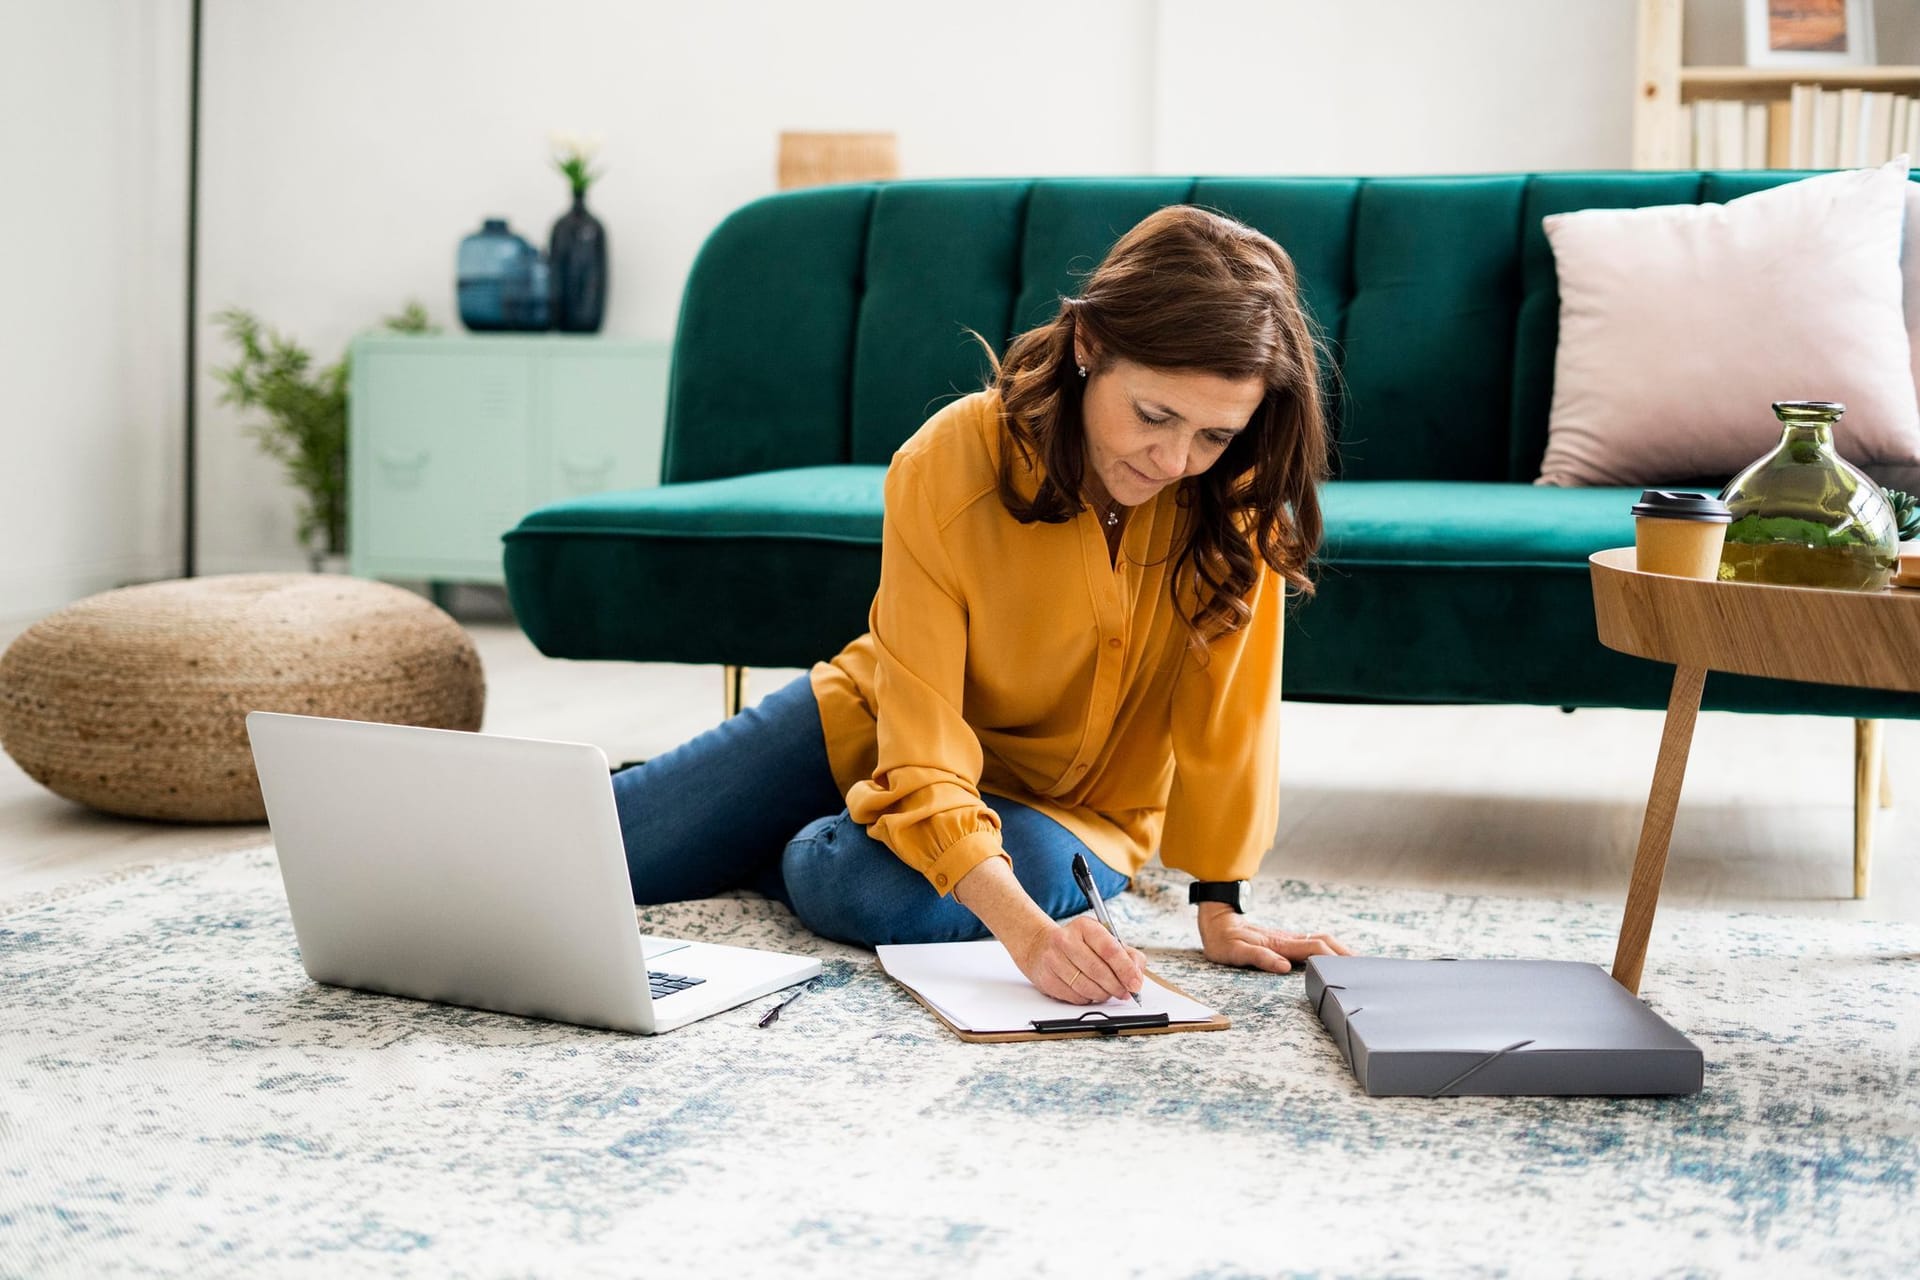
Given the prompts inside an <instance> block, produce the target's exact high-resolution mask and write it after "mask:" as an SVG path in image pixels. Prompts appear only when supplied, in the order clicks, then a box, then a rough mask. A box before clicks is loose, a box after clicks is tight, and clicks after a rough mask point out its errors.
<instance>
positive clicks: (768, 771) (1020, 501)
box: [614, 206, 1347, 1003]
mask: <svg viewBox="0 0 1920 1280" xmlns="http://www.w3.org/2000/svg"><path fill="white" fill-rule="evenodd" d="M1326 456H1327V441H1326V428H1325V425H1324V420H1323V417H1322V413H1321V404H1320V394H1319V384H1318V381H1317V362H1316V350H1315V345H1314V341H1313V336H1312V332H1311V329H1310V327H1309V324H1308V321H1307V318H1306V315H1305V312H1304V311H1303V309H1302V307H1301V304H1300V299H1299V293H1298V285H1297V281H1296V277H1295V273H1294V269H1293V264H1292V262H1291V261H1290V260H1289V259H1288V257H1287V255H1286V254H1285V253H1284V252H1283V251H1282V250H1281V249H1280V247H1279V246H1278V245H1276V244H1274V243H1273V241H1271V240H1270V239H1268V238H1267V237H1266V236H1264V235H1261V234H1260V233H1259V232H1257V231H1254V230H1252V229H1251V228H1248V227H1246V226H1243V225H1242V224H1240V223H1238V222H1235V221H1233V220H1232V219H1230V218H1226V217H1223V216H1221V215H1218V214H1214V213H1210V212H1206V211H1204V210H1200V209H1196V208H1191V207H1185V206H1176V207H1171V208H1166V209H1162V210H1160V211H1159V212H1157V213H1155V214H1153V215H1152V216H1151V217H1148V218H1147V219H1146V220H1145V221H1143V222H1141V223H1140V224H1139V225H1138V226H1136V227H1135V228H1133V230H1131V231H1129V232H1128V233H1127V234H1126V235H1125V236H1123V237H1122V238H1121V239H1120V241H1119V243H1117V244H1116V245H1114V247H1113V249H1112V250H1111V251H1110V252H1109V253H1108V255H1107V257H1106V260H1105V261H1104V262H1102V263H1101V265H1100V266H1099V268H1098V269H1097V270H1095V271H1094V273H1093V274H1092V276H1091V277H1089V279H1088V280H1087V283H1086V288H1085V291H1084V293H1083V294H1082V296H1080V297H1078V298H1069V299H1066V300H1064V301H1063V302H1062V303H1061V306H1060V311H1059V314H1058V315H1057V316H1056V317H1055V318H1054V320H1053V321H1052V322H1051V323H1049V324H1046V325H1042V326H1040V327H1039V328H1036V329H1033V330H1031V331H1029V332H1027V333H1025V334H1023V335H1021V336H1020V337H1019V338H1017V339H1015V341H1014V342H1013V344H1012V346H1011V347H1010V349H1009V350H1008V352H1007V355H1006V358H1005V360H1004V361H1001V362H997V363H996V365H995V371H994V378H993V381H992V384H991V385H990V386H989V387H988V388H987V389H985V390H983V391H980V392H978V393H976V394H974V395H971V396H968V397H966V398H965V399H962V400H959V401H957V402H955V403H953V404H950V405H948V406H947V407H946V408H945V409H943V410H941V411H940V412H939V413H937V414H935V415H934V417H933V418H932V419H930V420H929V421H928V422H927V423H926V425H924V426H923V427H921V429H920V430H919V431H918V432H917V433H915V435H914V436H913V438H912V439H910V440H908V441H907V443H906V444H905V445H903V446H902V447H901V448H900V450H899V452H898V453H896V454H895V455H894V459H893V463H892V465H891V466H890V467H889V468H888V471H887V478H886V506H885V511H886V518H885V525H884V534H883V537H882V545H881V560H880V588H879V591H878V592H877V593H876V594H875V596H874V601H873V608H872V613H871V615H870V619H869V622H870V628H871V629H870V630H869V632H868V633H867V634H866V635H863V636H861V637H860V638H859V639H858V640H855V641H854V642H853V643H852V644H850V645H848V646H847V647H846V648H845V649H844V650H843V651H842V652H841V653H840V654H839V655H838V656H837V657H835V658H834V659H833V661H832V662H830V663H821V664H819V665H817V666H815V667H814V668H813V670H812V672H811V673H810V674H809V675H808V676H806V677H803V678H801V679H799V680H796V681H794V682H793V683H792V684H790V685H788V686H787V687H786V688H784V689H781V690H779V691H777V692H775V693H773V694H771V695H769V696H768V697H767V698H766V699H764V700H763V701H762V702H761V703H760V704H759V705H757V706H755V707H753V708H750V709H749V710H747V711H745V712H743V713H741V714H740V715H738V716H735V717H733V718H732V719H730V720H728V721H727V722H725V723H724V724H722V725H721V726H720V727H719V728H717V729H714V730H712V731H710V732H708V733H706V734H703V735H702V736H700V737H699V738H696V739H694V740H693V741H692V742H690V743H688V744H686V745H685V746H683V747H680V748H678V749H677V750H675V751H673V752H670V753H669V754H667V755H665V756H661V757H659V758H657V759H654V760H652V761H650V762H648V763H647V764H645V765H643V766H641V767H639V768H636V769H629V770H625V771H623V772H621V773H619V774H616V775H615V777H614V791H615V794H616V796H617V798H618V800H619V808H620V814H621V825H622V829H623V832H624V835H625V838H626V846H627V858H628V865H629V868H630V871H631V875H632V881H633V892H634V900H635V901H636V902H643V903H649V902H663V901H678V900H683V899H688V898H696V897H705V896H708V895H710V894H713V893H715V892H718V891H721V890H724V889H730V888H738V887H742V886H748V887H752V888H756V889H758V890H760V891H761V892H763V893H766V894H768V895H770V896H773V897H777V898H779V899H781V900H782V901H784V902H786V903H788V904H789V905H790V906H791V907H792V908H793V910H794V912H795V913H796V914H797V915H798V916H799V918H800V920H801V921H802V922H803V923H805V924H806V925H807V926H808V927H809V928H811V929H813V930H815V931H816V932H818V933H822V934H825V935H826V936H828V937H831V938H837V939H840V940H842V941H845V942H852V943H856V944H860V945H863V946H873V945H877V944H880V943H888V942H932V941H953V940H961V939H969V938H978V937H983V936H985V934H986V933H988V932H991V933H992V934H993V936H994V937H996V938H998V939H1000V941H1001V942H1003V943H1004V944H1005V945H1006V947H1007V950H1008V952H1009V953H1010V954H1011V955H1012V957H1013V959H1014V961H1015V963H1016V964H1018V965H1019V967H1020V969H1021V972H1023V973H1024V974H1026V976H1027V978H1028V979H1029V980H1030V981H1031V982H1032V983H1033V984H1034V985H1035V986H1036V987H1038V988H1040V989H1041V990H1042V991H1044V992H1046V993H1047V994H1048V995H1050V996H1053V997H1055V998H1056V999H1060V1000H1067V1001H1073V1002H1076V1003H1098V1002H1101V1001H1104V1000H1106V999H1109V998H1111V997H1115V996H1123V995H1125V994H1126V993H1128V992H1132V991H1136V990H1138V989H1139V987H1140V984H1141V982H1142V981H1143V976H1142V962H1141V957H1140V954H1139V952H1137V951H1135V950H1133V949H1131V948H1125V947H1122V946H1121V945H1119V944H1118V943H1117V942H1115V941H1114V939H1113V938H1112V936H1111V935H1110V934H1108V933H1107V932H1106V931H1105V930H1103V929H1101V928H1100V927H1099V925H1098V924H1097V923H1095V921H1094V920H1093V919H1092V917H1091V916H1090V915H1086V914H1082V913H1083V912H1084V911H1085V908H1086V901H1085V899H1084V898H1083V897H1082V895H1081V893H1080V891H1079V890H1078V889H1077V888H1076V887H1075V885H1074V881H1073V878H1072V876H1071V874H1070V871H1069V866H1070V863H1071V861H1072V857H1073V855H1074V854H1075V853H1076V852H1081V853H1085V854H1087V855H1088V861H1089V863H1090V865H1091V866H1092V868H1093V871H1094V880H1095V884H1096V885H1097V886H1098V888H1099V890H1100V892H1101V893H1102V894H1103V895H1106V896H1111V895H1113V894H1115V893H1119V892H1122V891H1124V890H1125V889H1126V887H1127V884H1128V877H1129V876H1131V875H1132V874H1133V873H1134V872H1135V871H1137V870H1138V869H1139V868H1140V866H1141V865H1142V864H1143V863H1145V862H1146V861H1147V860H1148V858H1150V857H1151V856H1152V855H1153V853H1154V852H1155V850H1156V849H1157V850H1158V851H1159V852H1160V855H1161V858H1162V860H1163V861H1164V862H1165V863H1166V865H1167V866H1169V867H1174V868H1176V869H1179V870H1184V871H1188V872H1191V873H1192V874H1193V875H1194V876H1195V877H1196V885H1195V889H1194V895H1193V896H1194V898H1195V900H1196V901H1198V902H1199V903H1200V907H1199V916H1198V923H1199V930H1200V939H1201V944H1202V948H1203V950H1204V952H1205V954H1206V955H1207V957H1208V958H1209V959H1211V960H1214V961H1216V962H1218V963H1221V964H1231V965H1246V966H1255V967H1259V968H1263V969H1268V970H1272V971H1274V972H1278V973H1285V972H1287V971H1288V970H1289V969H1290V968H1291V967H1292V965H1293V964H1296V963H1300V962H1304V960H1305V959H1306V957H1307V956H1310V955H1315V954H1347V949H1346V948H1345V947H1344V946H1342V945H1341V944H1340V943H1339V942H1337V941H1335V940H1334V939H1333V938H1331V937H1329V936H1327V935H1326V934H1322V933H1315V934H1294V933H1283V932H1280V931H1278V930H1273V929H1266V928H1261V927H1258V926H1256V925H1254V924H1252V923H1251V922H1250V921H1249V920H1248V919H1247V917H1246V916H1245V915H1243V914H1242V911H1243V909H1244V907H1245V905H1246V904H1245V903H1244V901H1242V900H1241V899H1240V894H1241V886H1240V884H1239V883H1237V882H1241V881H1245V880H1246V879H1248V878H1249V877H1251V876H1252V875H1253V873H1254V871H1255V870H1256V869H1257V868H1258V867H1259V864H1260V859H1261V855H1262V854H1263V853H1264V852H1265V851H1266V848H1267V846H1268V844H1269V842H1270V841H1271V840H1272V837H1273V831H1274V827H1275V825H1276V821H1277V813H1276V806H1277V794H1276V793H1277V770H1276V763H1277V752H1278V737H1277V735H1278V714H1279V709H1280V648H1281V634H1282V622H1283V618H1284V607H1285V603H1286V593H1287V589H1288V588H1289V587H1292V588H1293V589H1295V590H1297V591H1299V592H1301V593H1309V592H1311V591H1312V589H1313V584H1312V582H1311V581H1310V580H1309V579H1308V577H1307V573H1306V569H1307V564H1308V561H1309V558H1310V557H1311V555H1312V553H1313V550H1314V548H1315V547H1316V546H1317V545H1318V542H1319V538H1320V531H1321V525H1320V508H1319V502H1318V499H1317V497H1316V493H1315V486H1316V485H1317V484H1318V483H1319V482H1320V481H1321V480H1322V479H1323V478H1324V475H1325V469H1326Z"/></svg>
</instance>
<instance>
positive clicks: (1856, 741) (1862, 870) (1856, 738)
mask: <svg viewBox="0 0 1920 1280" xmlns="http://www.w3.org/2000/svg"><path fill="white" fill-rule="evenodd" d="M1882 744H1883V739H1882V735H1881V729H1880V722H1879V721H1878V720H1855V721H1854V722H1853V896H1854V897H1856V898H1864V897H1866V896H1867V871H1868V867H1869V866H1870V864H1871V863H1872V860H1873V809H1874V803H1875V802H1876V801H1877V800H1879V798H1880V792H1881V790H1882V789H1883V787H1884V786H1885V783H1886V758H1885V755H1884V749H1883V745H1882Z"/></svg>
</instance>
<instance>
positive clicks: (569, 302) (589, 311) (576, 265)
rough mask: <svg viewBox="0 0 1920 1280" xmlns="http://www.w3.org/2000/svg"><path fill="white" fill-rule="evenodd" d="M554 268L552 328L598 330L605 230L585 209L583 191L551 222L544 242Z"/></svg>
mask: <svg viewBox="0 0 1920 1280" xmlns="http://www.w3.org/2000/svg"><path fill="white" fill-rule="evenodd" d="M547 258H548V260H549V262H550V264H551V266H552V270H553V327H554V328H556V329H558V330H560V331H561V332H562V333H598V332H600V323H601V321H602V320H603V319H605V318H606V311H607V229H606V228H605V227H603V226H601V225H600V219H598V218H596V217H594V216H593V215H592V214H591V213H588V212H587V197H586V193H585V192H583V191H576V192H575V193H574V196H573V208H571V209H569V210H567V211H566V212H565V213H564V214H562V215H561V216H560V220H559V221H557V222H555V223H554V224H553V235H552V237H551V238H550V239H549V240H548V242H547Z"/></svg>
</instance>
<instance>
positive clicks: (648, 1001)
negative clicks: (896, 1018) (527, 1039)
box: [247, 711, 820, 1033]
mask: <svg viewBox="0 0 1920 1280" xmlns="http://www.w3.org/2000/svg"><path fill="white" fill-rule="evenodd" d="M247 733H248V735H249V736H250V737H251V738H252V740H253V759H254V764H255V766H256V767H257V768H258V769H259V773H260V789H261V791H262V792H263V793H264V795H265V797H266V802H267V822H268V823H269V825H270V826H271V827H272V828H273V839H274V844H275V846H276V847H277V848H278V850H279V854H280V875H281V878H282V879H283V880H284V881H285V883H286V888H287V905H288V906H289V907H290V908H291V909H292V913H293V931H294V935H295V937H296V938H297V939H298V940H299V944H300V959H301V962H302V963H303V964H304V965H305V966H306V970H307V973H308V975H309V976H310V977H312V978H313V979H314V980H315V981H316V982H325V983H330V984H333V985H335V986H342V987H355V988H358V989H359V990H362V991H376V992H381V993H383V994H386V995H396V996H411V997H412V998H414V999H416V1000H438V1001H442V1002H444V1003H447V1004H458V1005H467V1006H470V1007H472V1008H476V1009H492V1010H496V1011H498V1012H501V1013H514V1014H522V1015H525V1016H527V1017H534V1018H551V1019H553V1020H555V1021H559V1022H572V1023H577V1024H579V1025H581V1026H589V1027H609V1028H612V1029H614V1030H617V1031H637V1032H643V1033H654V1032H660V1031H671V1030H673V1029H674V1028H675V1027H681V1026H685V1025H686V1024H687V1023H689V1022H692V1021H694V1020H695V1019H698V1018H704V1017H706V1016H707V1015H709V1014H714V1013H719V1012H721V1011H722V1010H725V1009H731V1008H733V1007H734V1006H736V1005H740V1004H744V1003H746V1002H747V1001H749V1000H752V999H754V998H756V997H758V996H764V995H766V994H768V993H769V992H773V991H778V990H779V989H781V988H782V987H788V986H792V985H794V984H795V983H800V982H805V981H807V980H808V979H810V978H813V977H815V976H817V975H818V974H819V972H820V962H819V961H818V960H814V959H810V958H808V957H806V956H792V955H782V954H780V953H778V952H771V951H756V950H749V949H747V948H744V947H725V946H718V945H715V944H712V943H706V942H682V941H676V940H673V939H668V938H654V937H643V936H642V935H641V932H640V926H639V923H638V921H637V920H636V918H635V916H634V909H633V892H632V888H631V885H630V884H629V881H628V879H627V860H626V852H625V847H624V845H623V844H622V843H621V839H620V822H619V818H618V816H617V815H616V814H615V812H614V803H613V785H612V783H611V781H610V780H609V774H608V772H607V758H606V756H605V754H604V753H602V752H601V750H600V748H598V747H595V746H589V745H586V744H582V743H572V742H538V741H533V740H529V739H525V738H505V737H499V736H495V735H491V734H480V733H458V732H454V731H452V730H446V729H418V728H412V727H409V726H405V725H390V724H367V723H363V722H361V721H357V720H328V719H322V718H319V717H315V716H293V715H280V714H276V713H272V712H265V711H255V712H252V713H251V714H249V715H248V716H247ZM643 948H644V951H643Z"/></svg>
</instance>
